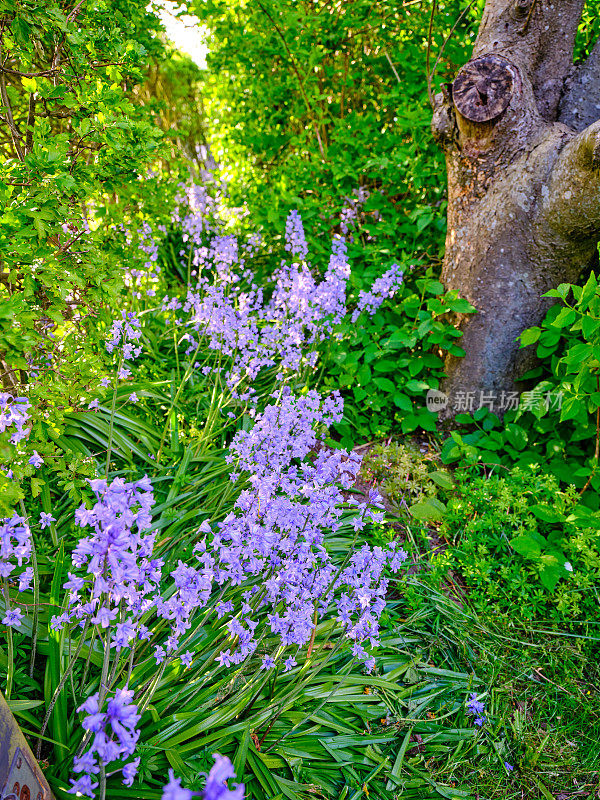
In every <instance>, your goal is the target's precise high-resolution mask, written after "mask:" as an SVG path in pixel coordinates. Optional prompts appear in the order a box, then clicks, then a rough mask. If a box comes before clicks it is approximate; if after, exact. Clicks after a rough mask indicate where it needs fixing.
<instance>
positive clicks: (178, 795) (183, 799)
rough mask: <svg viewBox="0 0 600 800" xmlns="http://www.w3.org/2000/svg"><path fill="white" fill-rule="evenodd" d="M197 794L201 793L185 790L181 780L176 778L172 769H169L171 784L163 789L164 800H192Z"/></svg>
mask: <svg viewBox="0 0 600 800" xmlns="http://www.w3.org/2000/svg"><path fill="white" fill-rule="evenodd" d="M195 794H196V795H197V794H199V792H191V791H190V790H189V789H184V788H183V786H182V785H181V780H180V779H179V778H176V777H175V774H174V772H173V770H172V769H169V782H168V783H167V784H166V785H165V786H164V788H163V793H162V800H192V797H193V796H194V795H195Z"/></svg>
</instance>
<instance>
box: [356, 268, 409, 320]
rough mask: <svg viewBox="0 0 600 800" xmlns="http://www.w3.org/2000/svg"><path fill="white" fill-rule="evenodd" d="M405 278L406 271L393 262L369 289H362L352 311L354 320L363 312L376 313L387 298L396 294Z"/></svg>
mask: <svg viewBox="0 0 600 800" xmlns="http://www.w3.org/2000/svg"><path fill="white" fill-rule="evenodd" d="M403 278H404V273H403V272H402V270H401V269H400V267H399V266H398V265H397V264H393V265H392V266H391V267H390V268H389V269H388V270H387V272H385V273H384V274H383V275H382V276H381V277H380V278H377V280H376V281H375V283H374V284H373V286H372V287H371V289H370V290H369V291H367V292H365V291H361V292H360V293H359V296H358V302H357V304H356V308H355V309H354V311H353V312H352V322H356V320H357V319H358V318H359V317H360V315H361V314H362V313H363V312H366V313H367V314H371V315H372V314H374V313H375V312H376V311H377V309H378V308H379V307H380V306H381V304H382V303H383V301H384V300H385V299H386V298H388V297H393V296H394V295H395V294H396V292H397V291H398V289H399V288H400V286H401V285H402V281H403Z"/></svg>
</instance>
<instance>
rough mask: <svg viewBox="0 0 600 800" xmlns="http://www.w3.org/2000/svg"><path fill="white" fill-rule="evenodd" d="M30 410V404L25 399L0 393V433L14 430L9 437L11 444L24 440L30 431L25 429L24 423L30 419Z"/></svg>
mask: <svg viewBox="0 0 600 800" xmlns="http://www.w3.org/2000/svg"><path fill="white" fill-rule="evenodd" d="M30 408H31V403H30V402H29V400H28V398H27V397H13V395H11V394H8V393H2V392H0V433H3V432H4V431H5V430H7V429H8V428H15V432H14V433H13V434H12V436H11V437H10V441H11V442H12V443H13V444H18V443H19V442H21V441H22V440H23V439H25V438H26V437H27V436H28V434H29V431H30V430H31V428H26V427H25V423H26V422H27V420H29V419H30V418H31V415H30V414H29V409H30Z"/></svg>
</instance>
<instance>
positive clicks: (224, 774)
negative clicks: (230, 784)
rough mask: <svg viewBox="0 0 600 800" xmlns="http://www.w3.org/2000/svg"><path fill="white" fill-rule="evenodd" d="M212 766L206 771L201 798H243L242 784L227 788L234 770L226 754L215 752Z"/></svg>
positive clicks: (239, 799) (232, 799) (216, 799)
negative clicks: (206, 775)
mask: <svg viewBox="0 0 600 800" xmlns="http://www.w3.org/2000/svg"><path fill="white" fill-rule="evenodd" d="M213 758H214V759H215V763H214V766H213V767H212V769H211V771H210V772H209V773H208V777H207V779H206V786H205V788H204V792H203V793H202V800H244V784H243V783H240V784H237V785H236V787H235V788H234V789H228V788H227V781H228V780H229V778H235V771H234V769H233V765H232V763H231V761H230V760H229V759H228V758H227V756H222V755H219V753H215V754H214V755H213Z"/></svg>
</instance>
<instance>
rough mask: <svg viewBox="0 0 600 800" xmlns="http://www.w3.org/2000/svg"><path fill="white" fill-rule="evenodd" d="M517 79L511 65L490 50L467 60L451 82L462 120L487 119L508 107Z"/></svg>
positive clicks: (483, 120)
mask: <svg viewBox="0 0 600 800" xmlns="http://www.w3.org/2000/svg"><path fill="white" fill-rule="evenodd" d="M517 81H518V72H517V70H516V68H515V67H514V65H513V64H511V63H510V61H508V60H507V59H506V58H503V57H502V56H498V55H495V54H493V53H489V54H488V55H484V56H481V57H480V58H476V59H474V60H473V61H469V63H468V64H465V66H464V67H463V68H462V69H461V70H460V72H459V73H458V75H457V76H456V78H455V79H454V83H453V84H452V98H453V100H454V104H455V106H456V108H457V109H458V111H459V112H460V114H461V115H462V116H463V117H465V119H468V120H469V121H470V122H490V121H491V120H494V119H497V118H498V117H499V116H500V115H501V114H502V113H503V112H504V111H506V109H507V108H508V105H509V103H510V101H511V99H512V96H513V93H514V89H515V85H516V82H517Z"/></svg>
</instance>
